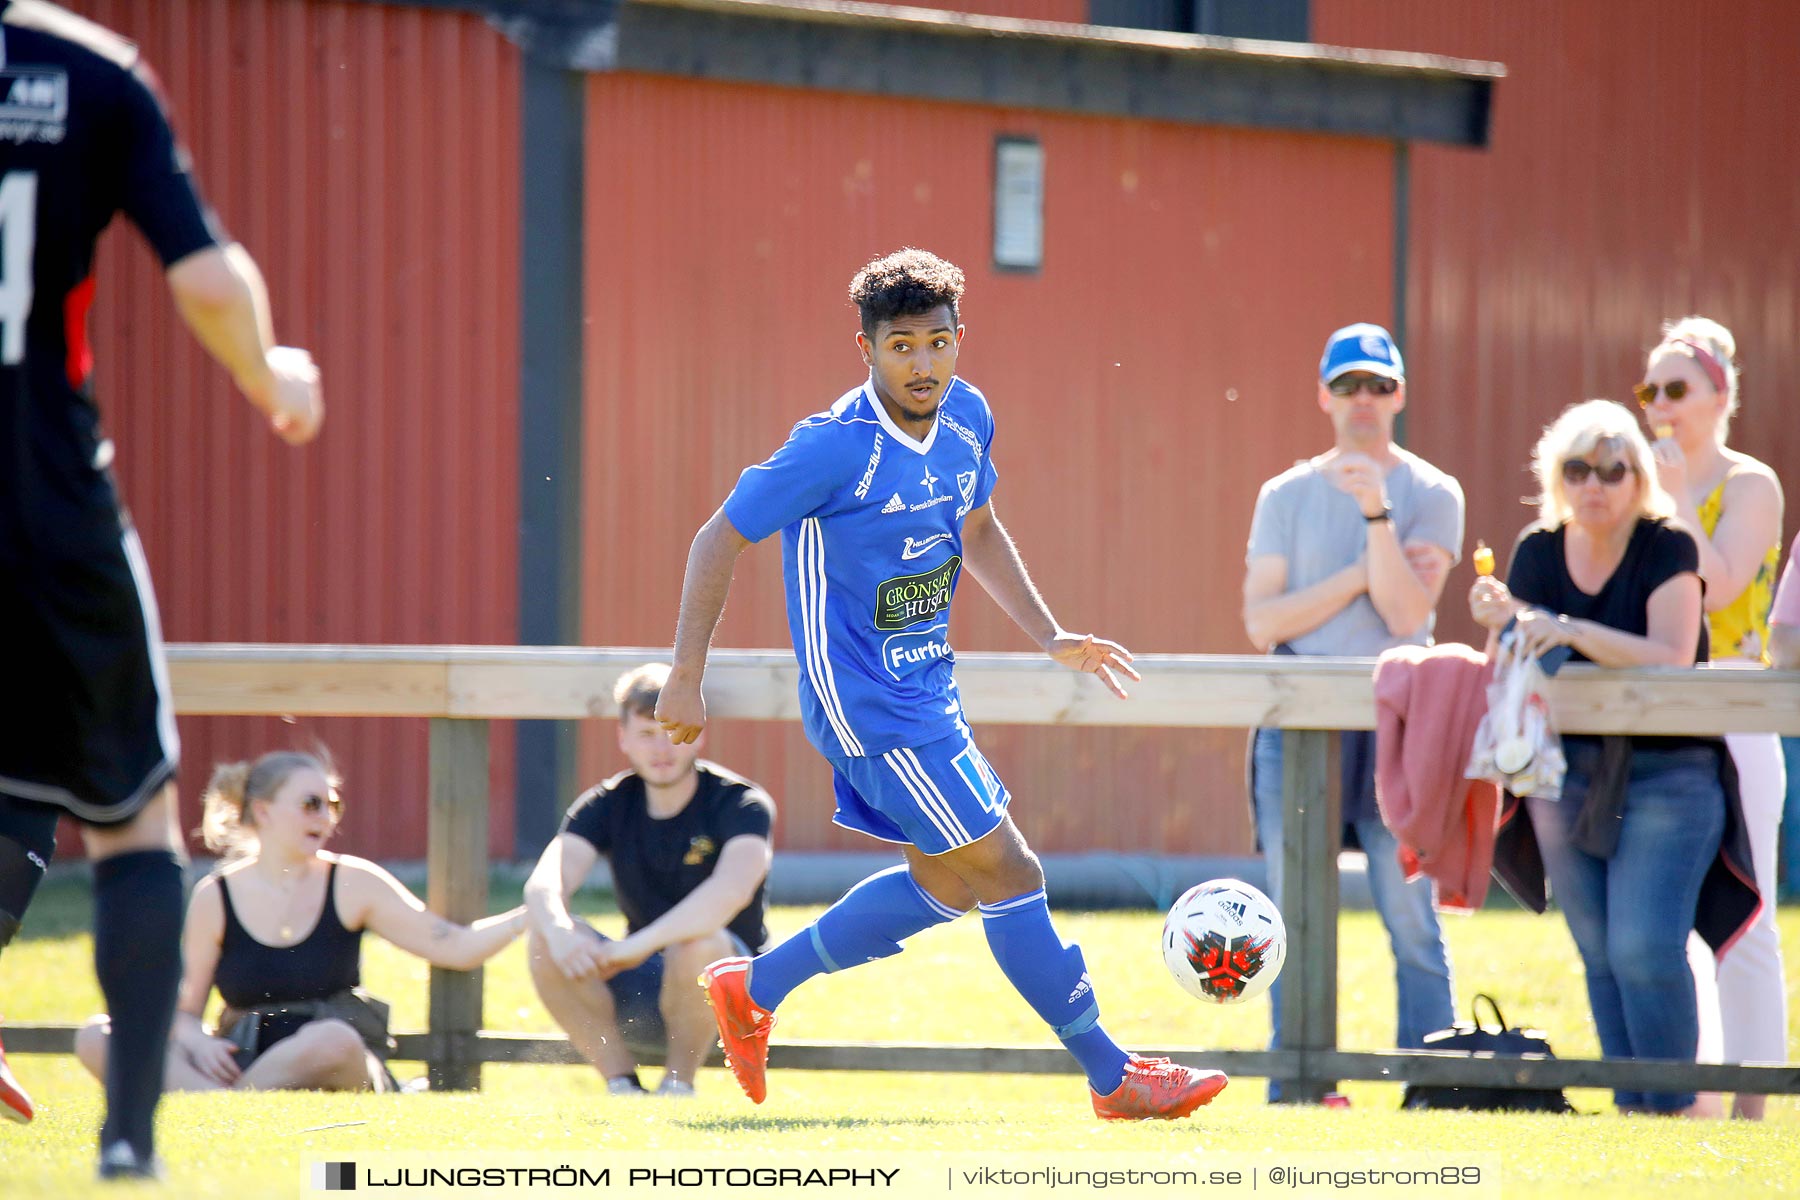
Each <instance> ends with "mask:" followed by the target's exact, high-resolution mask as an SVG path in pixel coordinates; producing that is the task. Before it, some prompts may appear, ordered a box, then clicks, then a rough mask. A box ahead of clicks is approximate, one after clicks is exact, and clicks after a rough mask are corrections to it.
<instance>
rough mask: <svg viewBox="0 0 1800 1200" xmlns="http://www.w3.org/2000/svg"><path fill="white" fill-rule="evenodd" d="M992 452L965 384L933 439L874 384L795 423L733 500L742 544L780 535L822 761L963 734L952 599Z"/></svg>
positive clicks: (982, 415) (973, 394) (804, 694)
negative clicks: (890, 408)
mask: <svg viewBox="0 0 1800 1200" xmlns="http://www.w3.org/2000/svg"><path fill="white" fill-rule="evenodd" d="M993 440H994V417H993V413H992V412H991V411H989V409H988V403H987V398H986V397H985V396H983V395H982V394H981V393H980V392H978V391H976V390H975V388H973V387H971V386H970V385H969V384H967V383H965V382H964V381H963V380H962V379H961V378H953V379H951V381H950V386H949V387H947V388H945V389H944V399H943V402H942V404H941V405H940V406H939V408H938V415H937V420H936V422H935V423H934V424H933V425H932V427H931V432H930V433H928V434H927V435H926V436H925V439H924V440H923V441H919V440H917V439H915V438H912V437H910V436H908V435H907V434H906V433H905V432H904V431H903V430H902V429H901V428H900V427H899V426H898V425H896V424H895V423H894V421H893V419H892V418H890V417H889V416H888V414H887V410H886V409H885V408H883V407H882V406H881V401H880V400H879V399H878V398H877V397H876V395H875V387H874V384H873V383H864V384H863V385H862V386H861V387H859V388H856V389H855V390H854V391H851V392H847V393H845V394H844V395H843V396H842V397H840V398H839V399H838V401H837V403H835V404H833V405H832V406H831V407H830V408H829V409H828V410H826V411H825V412H822V413H817V414H815V415H813V416H810V417H808V418H806V419H805V420H804V421H801V422H800V423H799V424H798V425H795V426H794V430H793V432H792V433H791V434H789V435H788V440H787V443H786V444H785V445H783V446H782V447H781V449H779V450H777V451H776V452H775V454H774V456H773V457H772V458H770V459H769V460H768V461H767V462H765V463H760V464H758V465H757V466H754V467H751V468H749V469H748V470H746V471H745V472H744V473H743V475H742V476H740V477H739V479H738V482H737V487H735V488H733V489H732V492H731V495H730V496H729V497H727V498H726V500H725V516H726V518H727V519H729V520H730V521H731V523H732V525H733V526H735V527H736V529H737V531H738V532H739V533H741V534H743V535H744V536H745V537H746V538H748V539H750V540H751V541H753V542H760V541H761V540H762V539H764V538H765V537H768V536H769V535H770V534H772V533H774V532H775V531H776V530H777V529H779V530H780V531H781V562H782V571H783V574H784V576H785V580H786V584H787V611H788V630H789V632H790V633H791V634H792V635H793V639H794V655H795V657H796V658H797V659H799V661H800V708H801V712H802V714H803V716H804V718H805V721H806V734H807V737H808V738H810V739H811V740H812V743H813V745H814V746H816V747H818V748H819V750H820V751H821V752H823V753H824V754H826V755H829V756H833V757H836V756H840V755H842V756H850V757H862V756H867V755H872V754H881V753H883V752H885V751H888V750H892V749H895V748H896V747H899V746H918V745H923V744H925V743H926V742H930V741H933V740H935V739H937V738H941V737H945V736H948V735H949V734H950V733H952V732H954V731H955V730H956V728H957V725H958V723H959V722H960V721H961V720H962V712H961V706H960V705H959V704H958V703H957V699H956V681H955V679H954V678H953V676H952V673H951V666H952V664H953V663H954V661H955V655H954V654H952V653H951V650H950V598H951V597H952V596H953V595H954V594H955V592H956V583H957V579H958V577H959V576H961V574H962V524H963V518H964V517H966V516H968V515H969V514H970V513H971V512H973V511H974V510H975V509H977V508H980V507H982V506H983V505H985V504H986V503H987V502H988V497H989V495H990V494H991V493H992V492H993V490H994V481H995V478H996V476H995V472H994V462H993V456H992V454H991V453H990V451H991V448H992V445H993Z"/></svg>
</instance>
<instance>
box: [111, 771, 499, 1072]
mask: <svg viewBox="0 0 1800 1200" xmlns="http://www.w3.org/2000/svg"><path fill="white" fill-rule="evenodd" d="M337 785H338V781H337V779H336V778H335V777H334V776H333V774H332V772H331V771H330V769H329V768H328V767H327V766H326V765H325V764H324V763H323V762H321V761H320V760H319V759H318V758H316V757H314V756H313V755H310V754H302V753H297V752H294V751H286V750H278V751H274V752H272V753H269V754H265V755H263V756H262V757H261V758H259V759H257V760H256V762H255V763H253V764H251V763H231V764H227V765H225V766H221V767H218V768H217V769H215V770H214V772H213V777H212V781H211V783H209V784H208V785H207V789H206V794H205V797H204V805H205V815H204V817H203V820H202V827H201V834H202V836H203V838H204V839H205V842H206V845H207V847H208V848H209V849H211V850H213V851H215V852H217V853H219V854H220V855H221V856H223V858H224V859H225V861H224V862H223V863H222V865H221V866H220V867H219V868H218V870H216V871H214V872H213V873H212V874H210V875H208V876H207V877H206V878H205V879H202V880H201V881H200V883H199V885H198V886H196V887H195V889H194V895H193V898H192V900H190V901H189V903H188V912H187V923H186V926H185V928H184V929H183V932H182V957H183V960H184V969H183V973H182V981H181V997H180V1010H179V1011H178V1012H177V1013H176V1017H175V1028H174V1031H173V1032H172V1033H171V1034H170V1037H169V1057H168V1062H167V1065H166V1067H165V1068H164V1070H165V1075H164V1086H165V1087H166V1088H167V1089H168V1090H171V1091H206V1090H212V1089H218V1088H244V1089H259V1090H267V1089H274V1088H313V1089H318V1090H322V1091H356V1090H362V1089H371V1088H372V1089H374V1090H376V1091H383V1090H386V1088H387V1087H388V1085H389V1083H390V1082H391V1077H390V1076H389V1075H388V1074H387V1070H386V1068H385V1067H384V1066H383V1065H382V1062H381V1060H380V1058H378V1057H377V1056H376V1055H375V1054H374V1053H371V1050H370V1046H369V1044H368V1043H369V1042H370V1041H371V1040H372V1039H378V1038H383V1037H385V1032H384V1031H381V1030H380V1029H377V1030H376V1031H375V1032H374V1033H373V1034H371V1033H370V1032H369V1030H368V1029H367V1028H365V1029H364V1030H363V1032H358V1029H357V1028H356V1027H355V1026H353V1025H352V1024H351V1023H350V1021H348V1020H345V1019H340V1018H339V1017H336V1016H324V1015H321V1014H320V1013H319V1012H318V1011H317V1010H318V1009H319V1008H320V1007H324V1006H325V1005H323V1004H322V1003H321V1002H326V1001H327V998H333V999H332V1001H331V1004H332V1005H335V1009H334V1010H335V1011H343V1009H344V1008H345V1006H346V1001H345V1000H344V999H343V998H344V997H345V996H346V995H347V993H349V990H350V989H352V988H355V987H357V986H358V984H359V982H360V975H361V960H362V934H363V931H364V930H373V931H374V932H375V933H378V934H380V935H381V936H382V937H383V938H386V939H387V940H388V941H390V942H392V943H393V944H394V945H396V946H399V947H400V948H401V949H402V950H407V951H410V952H412V953H413V954H416V955H418V956H419V957H421V958H423V959H425V960H427V961H428V962H430V963H431V964H432V965H434V966H439V967H449V968H451V969H453V970H464V971H466V970H470V969H472V968H474V967H477V966H480V965H481V964H482V963H483V962H486V961H487V960H488V959H489V958H491V957H493V956H494V955H495V954H496V953H498V952H499V951H500V950H501V949H503V948H504V947H505V946H506V945H507V943H509V942H511V941H512V940H513V939H514V938H515V937H517V936H518V935H519V934H520V933H521V932H523V931H524V929H525V910H524V909H523V908H516V909H514V910H512V911H511V912H509V913H505V914H503V915H501V916H496V917H488V918H486V919H484V920H480V921H477V922H475V923H474V924H473V925H457V924H455V923H453V922H450V921H446V920H444V919H443V918H442V917H438V916H435V915H433V914H432V913H430V912H428V911H426V909H425V906H424V905H422V904H420V903H419V901H418V898H417V897H415V896H414V895H413V894H412V893H411V892H409V891H407V889H406V888H405V886H404V885H402V884H401V883H400V881H399V880H397V879H395V878H394V877H393V876H392V875H390V874H388V872H387V871H385V870H383V869H382V868H381V867H379V866H377V865H376V864H375V863H372V862H369V861H367V860H366V859H360V858H353V857H351V856H349V855H341V854H331V853H327V852H326V850H325V848H324V847H325V842H326V841H327V839H329V838H330V837H331V835H332V833H333V832H334V831H335V830H336V829H337V824H338V820H339V817H340V815H341V813H342V807H343V805H342V801H341V800H340V799H339V796H338V791H337ZM215 985H216V986H217V987H218V989H219V994H220V995H221V996H222V997H223V998H224V1001H225V1006H226V1007H225V1012H224V1014H223V1016H222V1019H221V1020H220V1022H219V1030H220V1032H221V1033H226V1032H230V1031H232V1029H233V1028H234V1027H239V1026H240V1022H239V1018H240V1017H242V1016H243V1015H244V1014H248V1013H251V1012H252V1011H253V1010H254V1012H255V1013H256V1014H257V1015H256V1016H254V1017H252V1018H251V1020H250V1021H249V1022H245V1023H243V1024H242V1026H241V1028H243V1029H244V1030H245V1032H243V1033H240V1034H239V1035H238V1038H237V1041H236V1042H234V1041H232V1040H228V1039H227V1038H226V1037H223V1036H214V1035H213V1034H210V1033H208V1032H207V1030H206V1029H205V1027H204V1026H203V1025H202V1024H201V1016H202V1014H203V1013H204V1011H205V1009H206V1001H207V999H208V997H209V996H210V995H211V994H212V990H213V987H214V986H215ZM347 1003H348V1006H349V1007H351V1008H356V1007H357V1006H358V1003H359V1002H358V1001H355V1000H351V1001H348V1002H347ZM284 1005H291V1006H294V1008H295V1009H296V1010H298V1011H281V1009H282V1008H283V1006H284ZM358 1015H359V1016H360V1015H361V1014H360V1013H359V1014H358ZM251 1026H254V1028H255V1031H256V1032H255V1037H254V1044H249V1043H250V1036H249V1034H248V1029H249V1028H250V1027H251ZM107 1040H108V1022H107V1019H106V1018H105V1017H103V1016H102V1017H96V1018H94V1019H93V1020H92V1021H90V1022H88V1024H87V1025H86V1026H84V1027H83V1028H82V1030H81V1031H80V1033H79V1034H78V1035H77V1037H76V1040H75V1052H76V1054H77V1055H78V1056H79V1057H80V1058H81V1061H82V1063H83V1064H84V1065H85V1066H86V1067H87V1068H88V1069H89V1070H90V1071H92V1072H93V1073H94V1074H95V1075H96V1076H98V1077H100V1078H102V1079H104V1078H105V1071H106V1051H107ZM239 1043H245V1044H239Z"/></svg>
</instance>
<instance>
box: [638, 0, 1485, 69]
mask: <svg viewBox="0 0 1800 1200" xmlns="http://www.w3.org/2000/svg"><path fill="white" fill-rule="evenodd" d="M623 6H624V7H626V8H639V7H643V8H683V9H690V10H694V11H697V12H714V13H719V14H721V15H724V14H730V15H734V16H763V17H766V18H768V19H770V20H781V21H795V22H801V23H817V24H844V25H860V26H877V27H880V26H886V27H889V28H893V29H896V30H900V29H904V30H929V31H931V32H935V33H941V34H946V35H958V34H961V35H965V36H980V37H995V36H999V37H1028V38H1040V39H1043V40H1045V41H1054V42H1065V43H1073V44H1077V45H1079V44H1081V43H1097V44H1103V45H1109V46H1118V47H1125V48H1130V47H1138V48H1142V49H1153V50H1178V51H1183V52H1186V53H1192V54H1198V55H1229V56H1231V57H1232V58H1240V59H1241V58H1253V59H1261V60H1264V61H1267V62H1270V63H1279V64H1290V65H1295V66H1300V65H1305V66H1311V67H1349V68H1368V69H1374V70H1380V71H1404V72H1407V73H1409V74H1411V73H1424V74H1431V75H1448V76H1455V77H1457V78H1461V79H1502V78H1504V77H1505V76H1506V66H1505V64H1503V63H1497V62H1483V61H1480V60H1478V59H1467V58H1449V57H1446V56H1444V55H1439V54H1416V53H1412V52H1410V51H1403V50H1364V49H1358V48H1356V47H1350V46H1324V45H1317V44H1314V43H1308V42H1271V41H1261V40H1258V39H1255V38H1229V37H1210V36H1207V35H1205V34H1197V33H1169V32H1165V31H1162V30H1156V29H1124V28H1118V27H1114V26H1110V25H1074V24H1068V23H1065V22H1062V21H1028V20H1021V19H1018V18H1015V17H993V16H986V15H984V14H979V13H961V12H946V11H943V10H941V9H935V8H915V7H912V6H910V5H904V4H867V3H861V2H860V0H625V2H624V5H623Z"/></svg>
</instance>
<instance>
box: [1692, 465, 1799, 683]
mask: <svg viewBox="0 0 1800 1200" xmlns="http://www.w3.org/2000/svg"><path fill="white" fill-rule="evenodd" d="M1734 473H1735V471H1727V472H1726V473H1725V478H1724V479H1721V480H1719V486H1718V487H1715V488H1714V489H1713V490H1712V491H1711V492H1709V493H1707V496H1706V499H1704V500H1702V501H1701V502H1700V525H1701V527H1702V528H1704V529H1705V530H1706V536H1707V537H1711V536H1712V535H1713V530H1715V529H1717V528H1718V527H1719V516H1720V514H1721V513H1722V512H1723V511H1724V504H1725V484H1726V483H1727V482H1728V481H1729V480H1730V479H1731V476H1732V475H1733V474H1734ZM1780 565H1781V543H1780V542H1779V541H1778V542H1776V543H1775V544H1774V545H1772V546H1770V547H1769V552H1768V553H1767V554H1765V555H1763V560H1762V565H1761V566H1759V567H1758V568H1757V569H1756V575H1755V577H1754V578H1752V579H1751V580H1750V586H1749V587H1746V588H1745V589H1744V590H1743V591H1742V592H1740V593H1739V594H1738V596H1737V598H1736V599H1735V600H1733V601H1732V602H1731V603H1730V604H1727V605H1726V606H1725V607H1724V608H1721V609H1719V610H1718V611H1717V612H1711V613H1708V614H1706V625H1707V632H1708V633H1710V634H1711V636H1712V657H1713V658H1715V659H1720V658H1740V659H1750V660H1751V661H1753V662H1760V663H1762V664H1763V665H1765V666H1767V665H1768V662H1769V607H1770V606H1771V605H1772V604H1773V603H1774V602H1775V570H1776V568H1777V567H1779V566H1780Z"/></svg>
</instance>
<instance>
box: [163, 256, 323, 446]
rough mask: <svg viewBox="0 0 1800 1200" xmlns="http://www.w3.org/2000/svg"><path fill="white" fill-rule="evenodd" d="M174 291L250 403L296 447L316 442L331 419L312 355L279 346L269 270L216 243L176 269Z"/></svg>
mask: <svg viewBox="0 0 1800 1200" xmlns="http://www.w3.org/2000/svg"><path fill="white" fill-rule="evenodd" d="M165 278H166V279H167V280H168V283H169V291H170V293H171V294H172V295H173V296H174V298H175V307H176V308H177V309H178V310H179V311H180V313H181V319H182V320H183V321H185V322H186V323H187V326H188V328H189V329H191V330H193V331H194V336H195V337H196V338H198V339H199V340H200V344H201V345H202V346H204V347H206V352H207V353H208V354H210V355H212V356H213V358H214V359H215V360H217V362H218V363H219V365H220V366H222V367H224V368H225V369H226V370H227V371H230V372H231V378H232V380H233V382H235V383H236V384H237V386H238V390H239V391H241V392H243V393H244V397H245V399H247V400H249V401H250V403H251V404H253V405H255V406H256V408H257V409H258V410H259V411H260V412H262V413H263V414H264V415H265V416H267V417H268V418H269V424H270V426H271V427H273V428H274V430H275V432H276V434H277V435H279V436H280V437H281V438H282V440H284V441H286V442H288V443H289V444H290V445H295V446H298V445H302V444H304V443H306V442H310V441H311V440H312V439H313V437H314V436H315V435H316V434H317V433H318V432H319V423H320V422H321V421H323V420H324V418H325V404H324V401H323V399H322V398H321V397H320V392H319V369H318V367H316V366H314V365H313V360H312V356H311V355H310V354H308V353H307V352H306V351H304V350H296V349H294V348H293V347H291V346H277V345H276V344H275V336H274V333H273V332H272V327H271V325H270V322H269V293H268V289H267V287H266V286H265V285H264V284H263V278H262V272H260V271H258V270H257V269H256V262H255V260H254V259H252V258H251V257H250V255H249V252H248V251H246V250H245V249H244V248H243V247H242V246H239V245H236V244H235V243H234V244H232V245H230V246H212V247H209V248H207V249H205V250H199V251H196V252H195V253H193V254H190V255H188V256H187V257H185V258H183V259H181V260H180V261H179V262H176V263H175V264H173V265H172V266H170V267H169V269H168V271H167V272H166V273H165Z"/></svg>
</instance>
